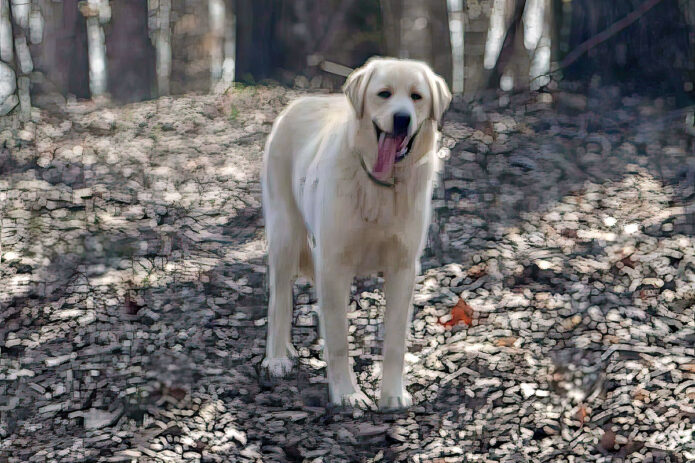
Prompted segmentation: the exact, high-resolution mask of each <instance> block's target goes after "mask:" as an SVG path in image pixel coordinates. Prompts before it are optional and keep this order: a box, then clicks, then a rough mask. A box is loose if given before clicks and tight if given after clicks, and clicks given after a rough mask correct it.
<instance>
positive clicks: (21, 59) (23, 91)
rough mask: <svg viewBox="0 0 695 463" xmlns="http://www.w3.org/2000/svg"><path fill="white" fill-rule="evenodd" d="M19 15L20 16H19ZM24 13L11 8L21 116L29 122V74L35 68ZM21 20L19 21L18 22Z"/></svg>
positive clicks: (27, 15) (15, 68) (27, 17)
mask: <svg viewBox="0 0 695 463" xmlns="http://www.w3.org/2000/svg"><path fill="white" fill-rule="evenodd" d="M17 13H19V14H17ZM23 13H24V11H22V9H21V8H19V9H18V8H15V6H14V5H12V6H11V7H10V8H9V17H10V25H11V27H12V36H13V39H14V66H13V67H14V72H15V75H16V76H17V96H18V97H19V116H20V119H22V120H25V121H26V120H29V118H30V117H31V96H30V95H29V88H30V81H29V73H31V71H32V70H33V68H34V64H33V62H32V60H31V54H30V53H29V47H28V46H27V39H26V34H25V31H24V27H22V24H23V25H25V26H26V25H28V19H29V14H28V12H27V13H26V21H24V20H23V18H24V14H23ZM18 19H19V20H18Z"/></svg>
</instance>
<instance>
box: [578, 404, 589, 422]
mask: <svg viewBox="0 0 695 463" xmlns="http://www.w3.org/2000/svg"><path fill="white" fill-rule="evenodd" d="M587 416H589V414H588V412H587V411H586V406H584V404H582V405H580V406H579V410H577V419H578V420H579V426H580V427H581V426H584V423H585V422H586V417H587Z"/></svg>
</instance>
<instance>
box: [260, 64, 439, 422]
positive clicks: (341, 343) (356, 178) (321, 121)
mask: <svg viewBox="0 0 695 463" xmlns="http://www.w3.org/2000/svg"><path fill="white" fill-rule="evenodd" d="M385 88H388V89H389V90H390V91H391V92H392V96H391V97H390V98H388V99H384V98H382V97H379V96H378V93H379V92H380V91H382V90H383V89H385ZM413 93H418V94H419V95H420V96H421V97H422V98H421V99H419V100H414V99H413V98H412V95H413ZM346 96H347V97H346ZM450 100H451V95H450V94H449V91H448V89H447V87H446V84H445V83H444V81H443V80H442V79H441V78H440V77H438V76H436V75H435V74H434V73H433V72H432V71H431V70H430V69H429V67H427V66H426V65H425V64H423V63H420V62H417V61H408V60H395V59H372V60H370V61H368V62H367V64H366V65H365V66H364V67H362V68H360V69H358V70H356V71H355V72H354V73H353V74H352V75H351V76H350V77H349V78H348V80H347V82H346V85H345V95H330V96H312V97H305V98H301V99H298V100H297V101H295V102H293V103H292V104H291V105H290V106H289V107H288V108H287V109H286V110H285V111H284V112H283V114H282V115H280V117H278V119H277V120H276V121H275V125H274V127H273V130H272V133H271V135H270V137H269V139H268V142H267V146H266V151H265V156H264V170H263V174H262V185H263V208H264V214H265V224H266V235H267V238H268V248H269V249H268V250H269V256H268V259H269V283H270V303H269V308H268V339H267V344H266V359H265V360H264V362H263V366H264V367H266V368H267V370H268V373H269V374H270V375H271V376H284V375H285V374H287V373H288V372H289V370H290V369H291V361H290V358H291V357H292V356H293V355H294V349H293V348H292V345H291V338H290V328H291V322H292V283H293V279H294V278H295V276H297V275H299V274H303V275H305V276H307V277H309V278H310V279H312V280H313V281H314V283H315V286H316V290H317V294H318V299H319V307H320V309H321V310H320V324H321V332H322V336H323V338H324V340H325V351H324V357H325V360H326V362H327V372H328V373H327V374H328V383H329V390H330V398H331V401H332V402H333V403H335V404H339V405H340V404H342V405H348V406H357V407H370V406H371V402H370V400H369V399H368V398H367V397H366V396H365V395H364V394H363V393H362V391H361V390H360V389H359V387H358V386H357V383H356V381H355V376H354V373H353V371H352V368H351V366H350V364H349V359H348V342H347V334H348V323H347V317H346V309H347V303H348V296H349V291H350V285H351V283H352V280H353V278H354V276H356V275H363V274H369V273H374V272H379V271H380V272H383V274H384V278H385V286H384V292H385V296H386V314H385V339H384V349H383V352H384V364H383V381H382V387H381V397H380V402H379V405H380V407H382V408H401V407H407V406H409V405H411V403H412V399H411V397H410V395H409V394H408V392H407V391H406V390H405V386H404V383H403V358H404V354H405V348H406V335H407V332H408V326H409V320H410V314H411V299H412V292H413V285H414V280H415V275H416V273H417V272H418V271H419V257H420V253H421V252H422V249H423V246H424V243H425V239H426V236H427V229H428V224H429V221H430V197H431V193H432V182H433V179H434V174H435V168H436V163H437V159H436V155H435V151H436V142H437V125H438V123H439V122H440V120H441V117H442V114H443V112H444V111H445V110H446V107H447V106H448V104H449V102H450ZM396 111H407V112H408V113H409V114H410V115H411V121H412V123H411V127H410V129H409V135H413V134H414V133H415V131H416V130H417V128H418V127H420V131H419V133H417V135H416V137H415V140H414V143H413V147H412V150H411V152H410V154H409V155H408V156H407V157H406V158H405V159H404V160H402V161H401V162H399V163H397V164H396V167H395V169H394V178H395V181H396V185H395V187H394V188H385V187H383V186H380V185H377V184H376V183H374V182H373V181H372V180H370V178H369V177H368V176H367V174H366V172H365V171H364V170H363V168H362V167H361V165H360V160H359V156H362V157H363V158H364V160H365V163H366V165H367V166H369V167H371V166H372V165H373V164H374V161H375V159H376V155H377V141H376V133H375V129H374V126H373V124H374V123H377V124H378V125H379V127H380V128H381V129H382V130H385V131H387V132H390V131H391V130H392V126H393V123H392V120H393V114H394V112H396Z"/></svg>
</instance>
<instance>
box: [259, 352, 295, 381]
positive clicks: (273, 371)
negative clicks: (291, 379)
mask: <svg viewBox="0 0 695 463" xmlns="http://www.w3.org/2000/svg"><path fill="white" fill-rule="evenodd" d="M293 366H294V362H293V361H292V359H290V358H289V357H276V358H267V357H266V358H265V359H263V363H261V370H262V371H263V372H264V373H265V374H266V375H267V376H268V378H269V379H277V378H285V377H286V376H287V375H289V374H290V372H291V371H292V367H293Z"/></svg>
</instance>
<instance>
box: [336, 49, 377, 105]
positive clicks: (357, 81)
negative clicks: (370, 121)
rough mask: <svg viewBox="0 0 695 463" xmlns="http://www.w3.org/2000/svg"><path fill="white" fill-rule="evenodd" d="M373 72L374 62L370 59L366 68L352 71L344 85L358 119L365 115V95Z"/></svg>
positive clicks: (344, 90)
mask: <svg viewBox="0 0 695 463" xmlns="http://www.w3.org/2000/svg"><path fill="white" fill-rule="evenodd" d="M373 72H374V61H373V60H371V59H370V60H368V61H367V63H365V65H364V66H362V67H360V68H357V69H355V70H354V71H352V73H350V75H349V76H348V78H347V80H346V81H345V85H343V92H345V95H346V96H347V97H348V100H350V103H351V104H352V107H353V108H354V109H355V113H356V114H357V118H358V119H362V116H363V115H364V94H365V93H366V92H367V85H369V80H370V79H371V78H372V73H373Z"/></svg>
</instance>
